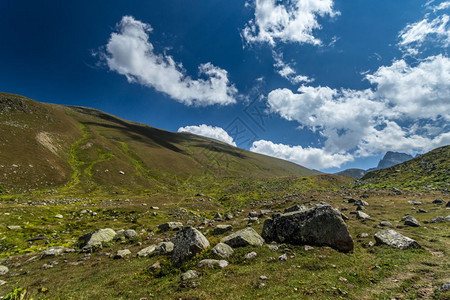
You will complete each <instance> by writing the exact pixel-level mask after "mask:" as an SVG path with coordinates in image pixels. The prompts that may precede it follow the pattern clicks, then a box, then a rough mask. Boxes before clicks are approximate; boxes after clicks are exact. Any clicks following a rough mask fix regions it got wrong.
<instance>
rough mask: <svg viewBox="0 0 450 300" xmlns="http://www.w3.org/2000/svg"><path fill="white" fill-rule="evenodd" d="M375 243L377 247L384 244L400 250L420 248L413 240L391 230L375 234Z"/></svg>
mask: <svg viewBox="0 0 450 300" xmlns="http://www.w3.org/2000/svg"><path fill="white" fill-rule="evenodd" d="M375 241H376V244H377V245H380V244H385V245H388V246H391V247H394V248H398V249H401V250H405V249H410V248H420V245H419V243H417V242H416V241H415V240H413V239H411V238H409V237H406V236H404V235H402V234H400V233H398V232H397V231H395V230H392V229H385V230H381V231H379V232H377V233H375Z"/></svg>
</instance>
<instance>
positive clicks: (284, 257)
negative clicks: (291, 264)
mask: <svg viewBox="0 0 450 300" xmlns="http://www.w3.org/2000/svg"><path fill="white" fill-rule="evenodd" d="M278 260H281V261H287V254H286V253H284V254H282V255H280V256H278Z"/></svg>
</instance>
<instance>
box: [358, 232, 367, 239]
mask: <svg viewBox="0 0 450 300" xmlns="http://www.w3.org/2000/svg"><path fill="white" fill-rule="evenodd" d="M356 237H358V238H362V239H365V238H368V237H369V234H368V233H365V232H363V233H360V234H358V235H357V236H356Z"/></svg>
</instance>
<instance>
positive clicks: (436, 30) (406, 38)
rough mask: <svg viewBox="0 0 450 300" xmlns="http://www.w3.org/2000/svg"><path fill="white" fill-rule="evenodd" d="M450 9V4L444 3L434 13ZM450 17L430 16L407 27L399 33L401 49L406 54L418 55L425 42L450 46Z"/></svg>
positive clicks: (436, 7) (445, 15) (443, 15)
mask: <svg viewBox="0 0 450 300" xmlns="http://www.w3.org/2000/svg"><path fill="white" fill-rule="evenodd" d="M448 8H450V2H443V3H441V4H439V5H438V6H435V8H434V12H439V13H440V11H441V10H445V9H448ZM449 21H450V17H449V16H448V15H447V14H442V15H438V16H436V17H435V18H434V19H432V18H430V17H429V14H427V15H426V16H425V18H424V19H423V20H421V21H419V22H416V23H413V24H409V25H407V26H406V27H405V28H404V29H403V30H402V31H400V33H399V39H400V41H399V43H398V45H399V47H400V49H401V50H403V51H404V52H405V53H407V54H410V55H417V54H418V53H419V49H420V48H421V47H422V46H423V44H424V43H425V41H429V42H433V43H436V44H438V45H440V46H443V47H448V46H449V45H450V22H449Z"/></svg>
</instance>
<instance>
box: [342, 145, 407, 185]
mask: <svg viewBox="0 0 450 300" xmlns="http://www.w3.org/2000/svg"><path fill="white" fill-rule="evenodd" d="M412 158H413V157H412V156H411V155H409V154H406V153H400V152H392V151H388V152H386V154H385V155H384V156H383V158H382V159H381V160H380V161H379V162H378V166H377V167H376V168H370V169H367V170H363V169H345V170H343V171H340V172H338V173H335V174H337V175H342V176H350V177H353V178H356V179H360V178H362V177H363V176H364V175H366V174H367V173H369V172H372V171H374V170H381V169H385V168H389V167H392V166H395V165H397V164H400V163H402V162H405V161H408V160H410V159H412Z"/></svg>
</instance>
